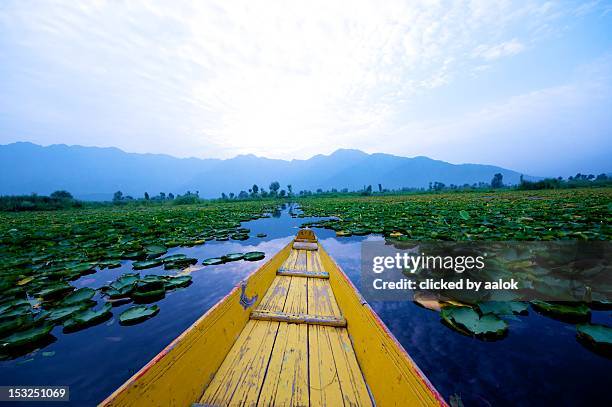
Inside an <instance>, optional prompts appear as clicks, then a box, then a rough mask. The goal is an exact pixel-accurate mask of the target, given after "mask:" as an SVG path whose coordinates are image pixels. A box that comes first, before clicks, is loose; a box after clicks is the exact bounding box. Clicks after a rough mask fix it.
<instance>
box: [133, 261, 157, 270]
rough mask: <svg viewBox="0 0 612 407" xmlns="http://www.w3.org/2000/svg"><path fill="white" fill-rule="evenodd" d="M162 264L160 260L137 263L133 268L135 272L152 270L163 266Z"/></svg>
mask: <svg viewBox="0 0 612 407" xmlns="http://www.w3.org/2000/svg"><path fill="white" fill-rule="evenodd" d="M162 264H163V261H162V260H160V259H152V260H143V261H135V262H134V263H132V268H133V269H134V270H144V269H150V268H152V267H157V266H161V265H162Z"/></svg>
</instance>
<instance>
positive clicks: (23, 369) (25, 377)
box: [0, 207, 611, 406]
mask: <svg viewBox="0 0 612 407" xmlns="http://www.w3.org/2000/svg"><path fill="white" fill-rule="evenodd" d="M292 210H293V209H292V208H291V207H289V208H285V209H284V210H283V211H281V212H279V213H277V214H272V216H271V217H270V218H263V219H258V220H255V221H251V222H245V223H243V226H244V227H247V228H249V229H250V230H251V232H250V236H251V237H250V238H249V239H248V240H245V241H226V242H207V243H206V244H204V245H202V246H197V247H189V248H187V247H186V248H174V249H172V250H170V251H169V252H168V255H171V254H177V253H183V254H185V255H187V256H189V257H195V258H197V259H198V260H199V262H200V263H201V261H202V260H203V259H205V258H209V257H219V256H222V255H224V254H227V253H232V252H247V251H262V252H264V253H266V259H264V260H260V261H257V262H246V261H239V262H230V263H226V264H222V265H218V266H206V267H202V266H201V265H199V266H198V267H194V268H192V269H190V275H191V276H192V277H193V283H192V285H191V286H189V287H187V288H183V289H178V290H175V291H172V292H168V293H167V295H166V297H165V298H164V299H162V300H160V301H158V302H157V304H158V305H159V307H160V309H161V310H160V313H159V314H158V315H157V316H155V317H154V318H152V319H149V320H147V321H145V322H143V323H141V324H138V325H134V326H121V325H119V324H118V322H117V320H116V317H117V316H118V315H119V314H120V313H121V312H122V311H123V310H124V309H126V308H127V307H129V306H130V305H129V304H124V305H119V306H117V307H115V308H113V315H114V318H113V319H111V320H109V321H107V322H105V323H103V324H100V325H97V326H94V327H92V328H89V329H86V330H83V331H79V332H75V333H71V334H64V333H62V328H61V326H60V327H56V328H54V330H53V332H52V333H53V335H54V336H55V337H56V338H57V340H56V341H55V342H53V343H51V344H49V345H48V346H46V347H45V348H44V349H40V350H38V351H36V352H33V353H30V354H28V355H26V356H23V357H20V358H17V359H15V360H11V361H3V362H0V383H1V384H2V385H34V384H44V385H68V386H70V388H71V389H70V397H71V403H72V404H73V405H93V404H95V403H97V402H99V401H100V400H102V399H103V398H104V397H106V396H107V395H108V394H110V393H111V392H112V391H113V390H114V389H115V388H117V387H118V386H119V385H121V384H122V383H123V382H124V381H125V380H126V379H127V378H129V377H130V376H131V375H132V374H134V373H135V372H136V371H137V370H138V369H140V367H142V366H143V365H144V364H145V363H147V362H148V361H149V360H150V359H151V358H152V357H154V356H155V355H156V354H157V353H159V351H160V350H161V349H163V348H164V347H165V346H166V345H167V344H168V343H170V342H171V341H172V340H173V339H174V338H176V337H177V336H178V335H179V334H180V333H181V332H183V331H184V330H185V329H186V328H188V327H189V326H190V325H191V324H192V323H193V322H194V321H195V320H197V319H198V318H199V317H200V316H201V315H202V314H203V313H205V312H206V311H207V310H208V309H210V307H212V306H213V305H214V304H215V303H216V302H217V301H219V300H220V299H221V298H223V297H224V296H225V295H226V294H227V293H228V292H229V291H230V290H231V289H232V288H233V287H234V286H235V285H236V284H237V283H238V282H240V281H241V280H242V279H244V278H245V277H246V276H247V275H248V274H249V273H251V272H253V271H254V270H256V269H257V267H259V265H261V264H263V263H264V262H265V261H266V260H267V259H269V258H270V256H272V255H274V254H275V253H276V252H277V251H278V250H279V249H281V248H282V247H283V246H285V245H286V244H287V243H288V242H289V241H290V240H291V238H292V237H293V236H294V235H295V233H296V232H297V229H298V228H299V226H300V225H301V224H302V223H304V222H308V221H316V220H317V219H316V218H292V217H291V216H290V214H289V213H290V211H292ZM259 233H265V234H267V237H265V238H258V237H256V235H257V234H259ZM316 233H317V235H318V237H319V239H320V240H321V243H322V245H323V246H324V247H325V248H326V250H327V251H328V252H329V253H330V255H331V256H332V257H333V258H334V259H335V260H336V262H337V263H338V264H339V265H340V266H341V267H342V268H343V269H344V271H345V272H346V273H347V275H348V276H349V278H350V279H351V280H352V281H353V283H354V284H355V285H356V286H357V287H359V276H360V253H361V246H360V243H361V242H362V241H365V240H368V241H372V240H374V241H375V240H382V237H380V236H367V237H359V236H353V237H349V238H342V239H336V238H335V233H334V232H333V231H329V230H325V229H317V230H316ZM126 272H132V269H131V262H123V263H122V266H121V267H120V268H118V269H111V270H103V271H100V272H98V273H96V274H92V275H88V276H84V277H83V278H81V279H80V280H78V281H76V282H75V283H74V284H75V285H76V286H77V287H85V286H89V287H96V288H97V287H101V286H103V285H105V284H107V283H109V282H110V281H112V280H114V279H116V278H117V277H118V276H120V275H121V274H123V273H126ZM146 274H169V271H167V270H163V268H161V267H158V268H153V269H149V270H144V271H142V272H141V275H146ZM94 299H96V300H100V298H99V296H96V297H94ZM371 305H372V307H373V308H374V309H375V310H376V312H377V313H378V314H379V315H380V316H381V318H382V319H383V321H384V322H385V323H386V324H387V326H388V327H389V328H390V330H391V331H392V332H393V333H394V335H395V336H396V337H397V338H398V340H399V341H400V342H401V343H402V345H403V346H404V347H405V348H406V350H407V351H408V352H409V354H410V355H411V357H412V358H413V359H414V360H415V362H416V363H417V364H418V366H419V367H420V368H421V370H423V372H424V373H425V374H426V376H427V377H428V378H429V379H430V380H431V382H432V383H433V384H434V385H435V386H436V387H437V388H438V389H439V390H440V392H441V393H442V395H443V396H444V397H445V398H446V399H447V400H448V399H449V397H450V396H451V395H452V394H459V395H460V396H461V398H462V400H463V402H464V404H465V405H466V406H467V405H476V406H489V405H540V404H560V405H568V404H569V405H572V404H580V403H582V404H595V403H596V402H600V403H601V401H605V400H609V395H608V394H607V387H608V384H609V383H608V381H609V379H608V377H609V369H610V366H611V362H610V361H609V360H607V359H604V358H602V357H600V356H598V355H596V354H593V353H591V352H589V351H588V350H586V349H585V348H583V347H582V346H581V345H580V344H578V343H577V342H576V340H575V329H574V326H573V325H569V324H565V323H562V322H559V321H555V320H552V319H549V318H546V317H543V316H541V315H539V314H536V313H533V312H531V313H530V315H529V316H527V317H521V318H519V319H516V320H512V321H510V334H509V336H508V337H507V338H506V339H504V340H503V341H499V342H494V343H489V342H482V341H480V340H476V339H472V338H470V337H466V336H463V335H460V334H458V333H456V332H454V331H452V330H450V329H448V328H446V327H445V326H444V325H442V324H441V323H440V320H439V316H438V314H437V313H435V312H432V311H429V310H426V309H423V308H420V307H418V306H416V305H415V304H413V303H412V302H410V301H406V302H375V303H372V304H371ZM609 318H610V313H609V312H594V313H593V322H597V321H602V322H603V321H608V322H609ZM578 372H587V373H586V374H584V373H578ZM382 373H384V372H381V374H382ZM559 389H563V392H560V391H559Z"/></svg>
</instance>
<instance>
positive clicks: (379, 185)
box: [378, 184, 382, 192]
mask: <svg viewBox="0 0 612 407" xmlns="http://www.w3.org/2000/svg"><path fill="white" fill-rule="evenodd" d="M378 192H382V184H378Z"/></svg>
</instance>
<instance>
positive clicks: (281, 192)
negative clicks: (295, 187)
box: [279, 189, 285, 198]
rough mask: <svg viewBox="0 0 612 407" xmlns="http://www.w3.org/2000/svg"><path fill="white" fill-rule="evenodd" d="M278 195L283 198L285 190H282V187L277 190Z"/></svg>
mask: <svg viewBox="0 0 612 407" xmlns="http://www.w3.org/2000/svg"><path fill="white" fill-rule="evenodd" d="M279 196H280V197H281V198H284V197H285V190H284V189H281V190H280V192H279Z"/></svg>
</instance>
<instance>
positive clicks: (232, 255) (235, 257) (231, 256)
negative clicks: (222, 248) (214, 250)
mask: <svg viewBox="0 0 612 407" xmlns="http://www.w3.org/2000/svg"><path fill="white" fill-rule="evenodd" d="M222 258H223V260H224V261H238V260H242V259H243V258H244V253H230V254H226V255H225V256H223V257H222Z"/></svg>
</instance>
